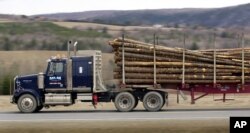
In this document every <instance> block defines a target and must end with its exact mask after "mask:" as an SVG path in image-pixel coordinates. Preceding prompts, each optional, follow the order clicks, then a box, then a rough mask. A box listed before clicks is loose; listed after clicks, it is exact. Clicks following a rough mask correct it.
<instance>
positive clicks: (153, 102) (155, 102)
mask: <svg viewBox="0 0 250 133" xmlns="http://www.w3.org/2000/svg"><path fill="white" fill-rule="evenodd" d="M147 105H148V107H150V108H156V107H158V106H159V105H160V100H159V98H158V97H155V96H150V97H149V98H148V99H147Z"/></svg>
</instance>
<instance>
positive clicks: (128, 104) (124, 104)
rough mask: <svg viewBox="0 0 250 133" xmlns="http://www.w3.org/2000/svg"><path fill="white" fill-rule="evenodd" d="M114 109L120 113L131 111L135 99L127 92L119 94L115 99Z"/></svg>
mask: <svg viewBox="0 0 250 133" xmlns="http://www.w3.org/2000/svg"><path fill="white" fill-rule="evenodd" d="M115 107H116V109H117V110H118V111H121V112H129V111H131V110H133V109H134V107H135V97H134V96H133V95H132V94H131V93H129V92H120V93H119V94H118V95H117V96H116V97H115Z"/></svg>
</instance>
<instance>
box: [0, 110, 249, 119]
mask: <svg viewBox="0 0 250 133" xmlns="http://www.w3.org/2000/svg"><path fill="white" fill-rule="evenodd" d="M230 116H249V117H250V110H249V109H244V110H209V111H207V110H168V111H161V112H146V111H134V112H128V113H121V112H116V111H100V110H97V111H41V112H40V113H34V114H23V113H19V112H1V113H0V122H1V121H79V120H85V121H91V120H92V121H94V120H100V121H101V120H105V121H106V120H124V121H126V120H127V121H129V120H171V119H176V120H190V119H194V120H195V119H228V118H229V117H230Z"/></svg>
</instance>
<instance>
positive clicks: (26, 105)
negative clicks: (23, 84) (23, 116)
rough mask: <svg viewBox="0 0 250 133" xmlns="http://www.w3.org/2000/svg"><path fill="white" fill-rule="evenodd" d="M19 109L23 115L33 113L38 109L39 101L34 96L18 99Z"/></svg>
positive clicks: (24, 96) (28, 95)
mask: <svg viewBox="0 0 250 133" xmlns="http://www.w3.org/2000/svg"><path fill="white" fill-rule="evenodd" d="M17 106H18V109H19V110H20V111H21V112H23V113H33V112H35V111H36V109H37V101H36V99H35V98H34V96H32V95H30V94H24V95H22V96H21V97H20V98H19V99H18V103H17Z"/></svg>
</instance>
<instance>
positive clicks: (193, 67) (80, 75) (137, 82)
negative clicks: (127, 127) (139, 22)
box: [11, 37, 250, 113]
mask: <svg viewBox="0 0 250 133" xmlns="http://www.w3.org/2000/svg"><path fill="white" fill-rule="evenodd" d="M110 44H111V45H112V47H113V48H114V51H116V52H117V53H115V54H116V55H117V56H116V57H115V58H116V59H115V62H116V65H117V67H118V68H115V69H114V72H116V75H115V78H116V79H118V80H119V84H118V85H116V87H115V88H113V89H110V88H109V87H107V86H105V85H104V81H103V78H102V54H101V51H96V50H79V51H78V50H77V49H76V43H75V44H74V45H73V43H72V42H71V41H69V42H68V53H67V55H68V56H67V57H63V58H62V57H52V58H50V59H49V60H48V65H47V69H46V71H45V73H39V74H34V75H25V76H16V77H15V78H14V89H13V90H14V91H13V95H12V97H11V103H14V104H17V107H18V109H19V110H20V111H21V112H23V113H32V112H38V111H40V110H41V109H42V108H44V107H46V108H47V107H53V106H57V105H64V106H68V105H72V104H75V103H76V102H90V103H92V104H93V106H96V105H97V104H98V102H113V103H114V105H115V107H116V109H117V110H118V111H121V112H128V111H132V110H133V109H135V108H136V106H137V105H138V103H139V102H142V103H143V106H144V108H145V109H146V110H147V111H159V110H161V109H162V107H163V106H164V105H165V104H166V105H167V103H168V92H167V91H166V90H167V89H176V90H177V102H178V101H179V94H182V93H181V91H182V90H183V91H189V92H190V96H191V103H192V104H194V103H195V101H196V100H198V99H200V98H202V97H204V96H206V95H208V94H211V93H212V94H223V99H221V100H223V101H225V100H227V99H226V94H227V93H249V92H250V84H249V82H248V80H246V79H248V78H249V77H248V76H247V74H249V72H250V64H249V62H248V61H245V58H244V57H245V52H244V45H243V47H242V49H237V50H236V51H237V52H238V53H236V54H240V55H241V56H242V58H240V57H238V56H237V60H236V59H231V58H236V56H234V54H235V53H233V55H229V54H228V56H227V57H226V56H225V52H224V51H222V52H220V51H216V50H215V49H214V50H213V51H209V50H208V51H199V52H197V51H188V50H186V49H185V47H184V48H183V49H180V48H177V49H170V48H164V47H160V46H156V45H157V44H158V41H155V37H154V44H153V45H149V44H144V43H141V42H138V41H131V40H125V39H124V37H123V38H122V39H117V40H115V41H113V42H110ZM71 45H73V46H74V50H73V51H74V52H72V51H71V50H70V47H71ZM184 46H185V41H184ZM72 53H74V54H72ZM128 53H130V54H128ZM141 54H143V55H141ZM239 58H240V59H239ZM138 61H139V62H138ZM209 63H210V64H209ZM195 73H197V74H198V75H195ZM195 92H202V93H203V94H202V95H200V96H198V97H195V94H194V93H195ZM199 94H200V93H199Z"/></svg>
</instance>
